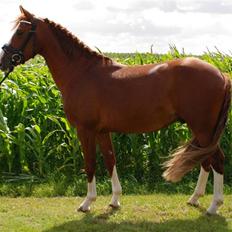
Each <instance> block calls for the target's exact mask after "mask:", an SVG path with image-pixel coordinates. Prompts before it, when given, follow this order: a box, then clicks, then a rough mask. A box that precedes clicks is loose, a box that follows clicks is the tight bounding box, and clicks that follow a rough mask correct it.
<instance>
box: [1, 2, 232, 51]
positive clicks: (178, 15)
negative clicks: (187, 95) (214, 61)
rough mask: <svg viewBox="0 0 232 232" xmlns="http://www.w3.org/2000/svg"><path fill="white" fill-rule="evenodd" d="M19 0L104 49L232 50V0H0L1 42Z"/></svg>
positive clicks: (8, 31) (8, 34)
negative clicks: (175, 48) (171, 46)
mask: <svg viewBox="0 0 232 232" xmlns="http://www.w3.org/2000/svg"><path fill="white" fill-rule="evenodd" d="M19 5H22V6H23V7H24V8H25V9H27V10H28V11H30V12H31V13H33V14H35V15H36V16H38V17H42V18H49V19H50V20H53V21H55V22H56V23H59V24H61V25H62V26H65V27H66V28H67V29H68V30H69V31H71V32H72V33H73V34H75V35H76V36H77V37H78V38H79V39H80V40H82V41H83V42H84V43H85V44H86V45H88V46H90V47H91V48H92V49H95V48H96V47H97V48H99V49H100V50H101V51H102V52H149V51H150V47H151V45H153V52H155V53H166V52H167V51H168V50H169V46H170V45H175V46H176V47H177V48H178V49H179V50H180V51H181V50H182V49H183V48H184V50H185V52H186V53H191V54H196V55H197V54H202V53H204V52H206V51H207V49H209V50H210V51H215V50H216V48H217V49H219V50H220V51H221V52H224V53H227V54H230V55H231V53H232V43H231V42H232V26H231V22H232V0H202V1H200V0H114V1H112V0H65V1H63V0H57V1H55V0H40V1H38V0H36V1H35V0H21V1H20V0H1V1H0V45H3V44H4V43H6V42H8V41H9V40H10V37H11V35H12V33H13V32H12V30H11V29H12V26H13V23H12V21H14V19H15V18H16V17H17V16H18V15H19V14H20V12H19Z"/></svg>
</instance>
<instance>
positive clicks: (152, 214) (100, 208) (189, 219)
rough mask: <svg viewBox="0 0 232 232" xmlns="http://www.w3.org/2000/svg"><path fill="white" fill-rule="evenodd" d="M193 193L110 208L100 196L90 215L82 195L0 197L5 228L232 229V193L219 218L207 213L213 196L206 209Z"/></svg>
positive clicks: (0, 226) (132, 199) (57, 231)
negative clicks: (80, 208)
mask: <svg viewBox="0 0 232 232" xmlns="http://www.w3.org/2000/svg"><path fill="white" fill-rule="evenodd" d="M188 197H189V196H187V195H180V194H178V195H164V194H153V195H136V196H135V195H130V196H123V197H122V200H121V203H122V207H121V209H119V210H112V209H110V208H108V207H107V204H108V202H109V201H110V196H104V197H103V196H100V197H98V199H97V201H96V202H95V204H94V205H93V207H92V211H91V212H90V213H86V214H84V213H81V212H76V211H75V210H76V206H77V205H79V204H80V203H81V201H82V198H79V197H78V198H63V197H62V198H6V197H2V198H0V231H1V232H6V231H9V232H14V231H15V232H16V231H17V232H21V231H28V232H32V231H33V232H36V231H43V232H61V231H62V232H66V231H67V232H72V231H73V232H74V231H81V232H85V231H88V232H90V231H111V232H113V231H120V232H121V231H122V232H123V231H155V232H157V231H163V232H171V231H175V232H178V231H180V232H184V231H191V232H194V231H196V232H199V231H204V232H214V231H222V232H227V231H232V195H226V196H225V204H224V205H223V206H222V207H221V209H220V213H219V215H218V216H207V215H205V209H206V207H208V205H209V203H210V200H211V197H212V196H211V195H209V196H206V197H204V198H202V199H201V208H194V207H190V206H188V205H187V204H186V201H187V199H188Z"/></svg>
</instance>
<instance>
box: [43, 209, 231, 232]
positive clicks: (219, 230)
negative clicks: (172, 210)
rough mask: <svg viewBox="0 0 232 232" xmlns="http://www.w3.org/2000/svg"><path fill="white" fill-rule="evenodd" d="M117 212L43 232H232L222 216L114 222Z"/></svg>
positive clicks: (88, 216) (90, 215)
mask: <svg viewBox="0 0 232 232" xmlns="http://www.w3.org/2000/svg"><path fill="white" fill-rule="evenodd" d="M116 212H117V211H115V210H107V212H105V213H103V214H100V215H93V214H92V213H87V214H85V215H84V217H83V218H82V219H80V220H73V221H69V222H66V223H64V224H61V225H58V226H55V227H53V228H51V229H48V230H45V231H43V232H78V231H80V232H89V231H97V232H98V231H99V232H102V231H103V232H114V231H120V232H124V231H128V232H130V231H132V232H133V231H136V232H137V231H146V232H147V231H155V232H167V231H168V232H172V231H173V232H185V231H191V232H201V231H204V232H230V231H231V230H230V229H229V228H228V223H227V221H226V220H225V218H224V217H221V216H207V215H204V214H202V216H200V217H199V218H197V219H192V220H191V219H189V220H181V219H171V220H166V221H163V222H160V223H158V222H151V221H145V220H140V221H139V220H137V221H135V220H133V219H131V220H123V219H121V220H120V222H112V220H110V219H111V217H112V218H113V217H114V216H116V215H115V213H116Z"/></svg>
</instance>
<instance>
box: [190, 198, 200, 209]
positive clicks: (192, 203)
mask: <svg viewBox="0 0 232 232" xmlns="http://www.w3.org/2000/svg"><path fill="white" fill-rule="evenodd" d="M187 205H190V206H193V207H195V208H198V207H199V206H200V203H199V202H198V201H196V202H193V201H191V200H190V201H187Z"/></svg>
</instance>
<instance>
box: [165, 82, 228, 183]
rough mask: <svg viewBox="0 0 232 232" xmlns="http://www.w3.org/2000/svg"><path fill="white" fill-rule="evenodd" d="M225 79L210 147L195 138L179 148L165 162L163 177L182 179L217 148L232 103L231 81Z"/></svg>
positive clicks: (171, 179) (173, 180) (174, 180)
mask: <svg viewBox="0 0 232 232" xmlns="http://www.w3.org/2000/svg"><path fill="white" fill-rule="evenodd" d="M225 80H226V81H227V84H226V89H225V96H224V101H223V104H222V107H221V111H220V113H219V116H218V120H217V123H216V127H215V130H214V134H213V138H212V142H211V144H210V145H209V146H208V147H205V148H201V147H199V145H198V144H197V141H196V140H195V139H193V140H192V141H191V142H190V143H188V144H186V145H184V146H183V147H181V148H179V149H178V150H177V151H176V152H175V153H174V154H172V155H171V159H170V160H168V161H167V162H165V163H164V168H166V170H165V172H164V173H163V177H164V178H165V179H166V180H167V181H172V182H177V181H179V180H181V178H182V177H183V176H184V175H185V174H186V173H187V172H189V171H190V170H192V168H193V167H194V166H196V165H197V164H199V163H202V162H203V161H204V160H206V159H207V158H208V157H209V156H210V155H212V154H213V151H215V149H216V148H217V146H218V142H219V139H220V136H221V134H222V131H223V129H224V128H225V124H226V121H227V117H228V112H229V107H230V103H231V82H230V80H229V78H228V79H227V78H225Z"/></svg>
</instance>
